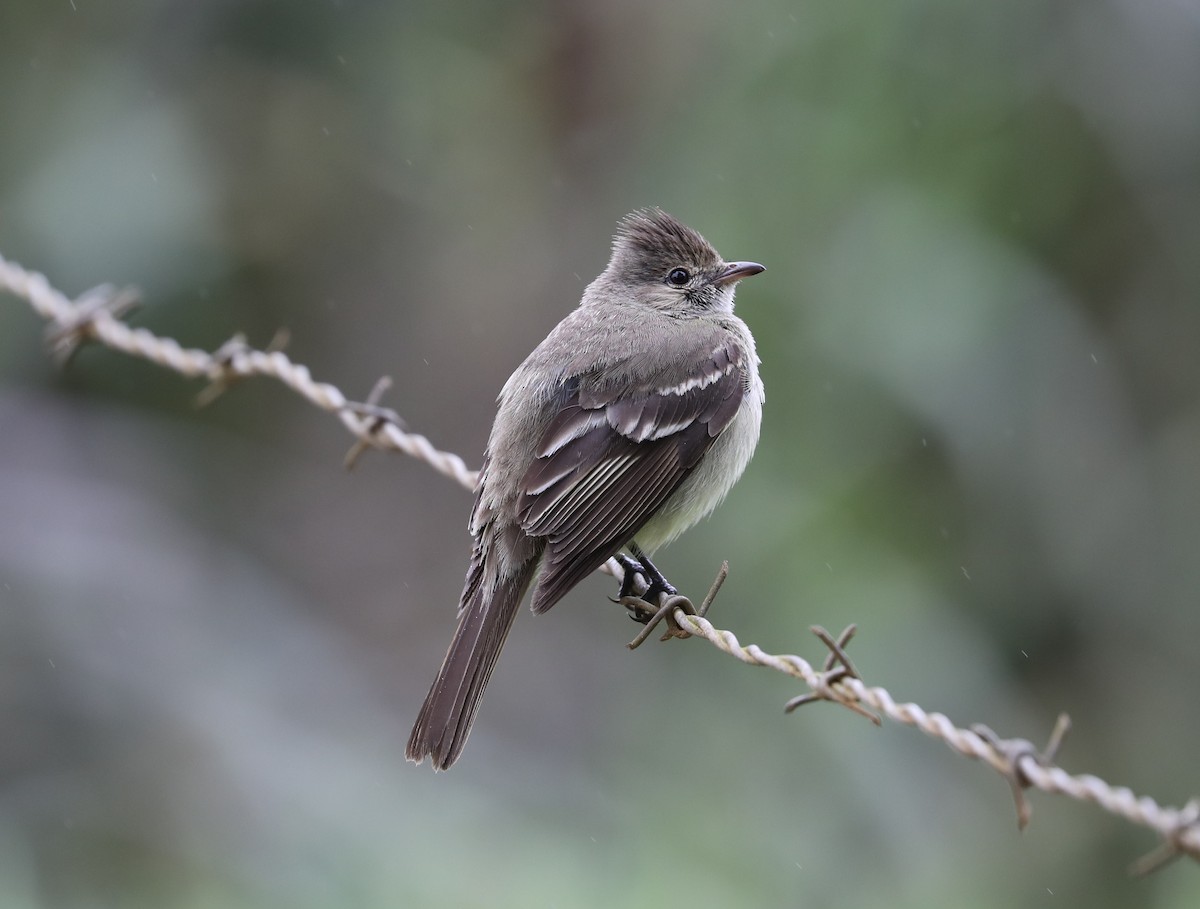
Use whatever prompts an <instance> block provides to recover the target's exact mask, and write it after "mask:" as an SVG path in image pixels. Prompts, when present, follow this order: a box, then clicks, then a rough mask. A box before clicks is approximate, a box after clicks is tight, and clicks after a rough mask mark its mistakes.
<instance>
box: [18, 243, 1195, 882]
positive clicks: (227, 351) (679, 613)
mask: <svg viewBox="0 0 1200 909" xmlns="http://www.w3.org/2000/svg"><path fill="white" fill-rule="evenodd" d="M0 290H6V291H8V292H9V293H10V294H11V295H13V296H15V297H18V298H20V299H22V300H24V301H26V302H27V303H28V304H29V305H30V307H32V309H33V310H34V312H36V313H37V314H38V315H39V316H41V317H42V318H43V319H44V320H46V321H47V322H48V323H49V324H48V327H47V332H46V338H47V344H48V346H49V348H50V351H51V353H52V354H53V355H54V357H55V358H56V359H57V360H58V361H59V362H60V363H63V364H65V363H66V362H68V361H69V360H70V359H71V357H72V356H73V355H74V354H75V352H76V351H77V350H78V348H79V347H80V345H81V344H83V343H84V342H87V341H95V342H97V343H99V344H102V345H104V346H105V347H108V348H110V349H112V350H117V351H121V352H122V353H125V354H128V355H129V356H132V357H138V358H140V359H143V360H148V361H150V362H152V363H156V364H158V365H159V366H162V367H164V368H166V369H170V370H172V371H174V372H177V373H179V374H181V375H184V376H188V377H191V378H203V379H207V380H208V382H209V385H208V386H207V387H206V388H205V389H204V390H203V391H202V392H201V393H200V395H199V397H198V401H199V402H200V403H202V404H203V403H208V402H209V401H211V400H213V399H214V398H215V397H217V396H218V395H220V394H221V393H222V392H223V391H225V390H226V389H227V388H228V387H229V386H231V385H233V384H234V383H236V382H237V381H239V380H241V379H245V378H248V377H250V376H266V377H269V378H273V379H276V380H277V381H279V382H282V383H283V384H284V385H286V386H287V387H288V388H291V389H292V390H293V391H295V392H296V393H297V394H299V395H301V396H302V397H303V398H305V399H306V400H308V401H310V402H312V403H313V404H315V405H316V406H317V407H319V408H321V409H322V410H326V411H329V412H331V413H334V414H336V415H337V417H338V418H339V419H340V420H341V422H342V424H343V425H344V426H345V427H346V429H347V430H349V432H350V433H351V434H352V435H353V436H354V437H355V443H354V446H353V447H352V448H351V450H350V452H349V453H348V454H347V457H346V463H347V466H353V464H354V462H355V460H356V459H357V458H358V456H359V455H360V454H361V453H362V452H363V451H364V450H365V449H366V448H378V449H384V450H393V451H399V452H403V453H404V454H406V455H408V456H409V457H412V458H416V459H417V460H419V461H422V462H424V463H425V464H428V465H429V466H430V467H432V468H433V469H434V470H436V471H438V472H439V473H441V474H444V475H445V476H447V477H450V478H451V479H452V480H454V481H456V482H457V483H458V484H459V485H460V486H462V487H464V488H466V489H468V490H470V489H473V488H474V486H475V478H476V472H475V471H473V470H471V469H470V468H468V467H467V465H466V463H465V462H464V461H463V459H462V458H460V457H459V456H458V455H456V454H454V453H452V452H447V451H441V450H439V449H438V448H436V447H435V446H434V445H433V443H432V442H430V441H429V439H427V438H426V437H425V436H423V435H420V434H419V433H414V432H411V431H409V430H408V429H407V427H406V426H405V425H404V421H403V420H402V419H401V418H400V416H399V415H398V414H396V413H395V412H394V411H392V410H390V409H388V408H386V407H382V406H380V404H379V399H380V398H381V396H382V394H383V392H384V391H385V390H386V389H387V387H388V386H389V385H390V382H389V381H388V380H387V379H386V378H385V379H381V380H380V381H379V382H378V383H376V385H375V387H374V388H373V389H372V391H371V393H370V394H369V395H368V396H367V398H366V399H365V400H364V401H363V402H356V401H352V400H350V399H349V398H347V397H346V396H345V395H344V394H343V393H342V392H341V390H340V389H338V388H337V387H336V386H334V385H331V384H329V383H327V382H318V381H316V380H314V379H313V378H312V375H311V373H310V372H309V370H308V368H307V367H305V366H303V365H302V364H299V363H294V362H293V361H292V360H291V359H289V358H288V357H287V355H286V354H284V353H283V351H282V350H279V349H271V348H268V349H267V350H255V349H253V348H251V347H250V346H248V345H247V343H246V341H245V339H244V338H243V337H241V336H235V337H233V338H232V339H230V340H229V341H227V342H226V343H225V344H223V345H222V346H221V347H220V348H218V349H217V350H216V351H213V352H211V353H209V352H208V351H204V350H200V349H197V348H185V347H183V346H182V345H180V344H179V343H178V342H177V341H175V340H174V339H172V338H165V337H160V336H158V335H155V334H153V333H152V332H150V331H148V330H146V329H144V328H133V327H131V326H129V325H128V324H126V323H125V322H124V321H123V317H124V316H125V315H126V314H127V313H128V312H129V311H130V310H131V309H132V308H133V307H134V306H135V305H136V303H137V301H138V294H137V293H136V291H133V290H130V289H117V288H116V287H114V286H111V285H102V286H100V287H96V288H93V289H92V290H90V291H87V292H86V293H84V294H82V295H81V296H80V297H78V298H77V299H75V300H71V299H70V298H68V297H67V296H66V295H65V294H63V293H62V292H61V291H59V290H57V289H55V288H54V287H53V286H52V285H51V284H50V282H49V281H48V280H47V279H46V277H45V276H44V275H41V274H39V273H37V272H33V271H27V270H26V269H24V268H22V267H21V266H20V265H18V264H17V263H15V262H11V261H9V260H7V259H5V258H4V256H3V255H0ZM278 346H279V345H278V344H273V345H272V347H276V348H277V347H278ZM602 570H604V571H606V572H607V573H609V574H611V575H614V576H615V577H617V578H622V577H623V569H622V568H621V567H620V565H618V564H617V563H616V561H615V560H613V559H610V560H609V562H608V563H607V564H606V565H604V566H603V569H602ZM726 570H727V566H722V570H721V572H720V573H719V574H718V576H717V579H716V581H715V582H714V584H713V586H712V589H711V590H710V591H709V594H708V596H707V597H705V600H704V602H703V603H702V604H701V606H700V608H699V609H695V608H693V607H692V604H691V601H690V600H688V599H687V598H686V597H682V596H679V595H674V596H665V595H664V596H662V597H660V601H659V602H658V603H653V604H652V603H647V602H646V601H644V600H641V599H640V598H639V597H638V596H630V597H625V598H624V599H623V600H622V603H623V604H624V605H625V606H626V607H627V608H629V609H630V611H631V612H632V613H633V614H634V616H635V618H638V619H639V620H640V621H643V622H644V623H645V624H646V629H645V631H643V632H642V633H641V634H639V635H638V637H637V638H635V639H634V641H632V642H631V643H630V645H629V646H630V647H636V646H638V645H639V644H641V643H642V641H644V640H645V639H646V637H647V636H648V634H649V633H650V631H651V630H653V629H654V628H655V627H656V626H657V625H658V624H659V623H661V622H665V623H666V624H667V631H666V633H665V634H664V635H663V639H667V638H672V637H677V638H686V637H691V636H696V637H700V638H703V639H704V640H706V641H708V642H709V643H710V644H712V645H713V646H714V647H716V648H717V649H718V650H720V651H722V652H723V653H727V654H729V655H730V656H733V657H735V658H736V659H738V660H740V661H742V662H743V663H747V664H749V665H752V666H763V667H766V668H768V669H773V670H775V671H776V672H782V673H784V674H785V675H788V676H791V677H792V678H794V679H797V680H799V681H800V682H802V683H803V684H804V685H805V686H806V687H807V688H808V693H806V694H803V695H801V696H799V697H797V698H794V699H793V700H792V701H790V702H789V703H788V705H787V706H786V708H785V709H786V710H787V711H788V712H791V711H792V710H794V709H795V708H797V707H799V706H801V705H803V704H808V703H813V702H817V701H829V702H831V703H835V704H840V705H842V706H843V707H846V708H848V709H850V710H852V711H854V712H856V713H859V714H861V715H864V716H867V717H869V718H870V719H871V720H872V721H873V722H875V723H876V724H878V723H880V722H881V718H882V717H886V718H888V719H890V720H892V721H894V722H897V723H902V724H904V725H906V726H913V727H915V728H917V729H919V730H921V731H922V732H924V733H925V734H926V735H928V736H930V737H932V738H935V739H938V740H940V741H942V742H944V743H945V744H946V745H947V746H948V747H949V748H950V749H952V750H953V751H954V752H956V753H958V754H961V755H963V756H965V757H969V758H973V759H975V760H979V761H982V762H983V763H984V764H986V765H987V766H989V767H991V768H992V769H993V770H995V771H996V772H997V773H999V774H1000V775H1001V776H1002V777H1004V778H1005V779H1006V780H1007V781H1008V782H1009V785H1010V786H1011V787H1012V792H1013V797H1014V799H1015V801H1016V807H1017V822H1018V826H1019V827H1021V828H1024V827H1025V825H1026V824H1027V823H1028V822H1029V818H1030V806H1029V803H1028V801H1027V799H1026V797H1025V791H1026V790H1027V789H1030V788H1034V789H1038V790H1040V791H1042V792H1047V793H1051V794H1057V795H1065V796H1068V797H1070V798H1073V799H1076V800H1078V801H1082V802H1091V803H1093V804H1095V805H1098V806H1099V807H1101V808H1103V809H1104V810H1105V811H1108V812H1109V813H1111V814H1113V815H1116V816H1118V817H1123V818H1125V819H1126V820H1128V821H1130V822H1132V823H1134V824H1138V825H1140V826H1143V827H1147V828H1149V829H1151V830H1153V831H1155V832H1156V833H1157V834H1158V835H1159V837H1160V838H1161V840H1162V842H1161V845H1160V846H1159V847H1158V848H1157V849H1155V850H1154V851H1153V852H1151V853H1150V854H1149V855H1147V856H1145V857H1144V858H1143V859H1141V860H1139V861H1138V862H1136V863H1135V864H1134V865H1133V867H1132V870H1133V871H1134V872H1135V873H1138V874H1146V873H1149V872H1151V871H1154V870H1157V869H1158V868H1160V867H1162V866H1164V865H1166V864H1167V863H1169V862H1170V861H1171V860H1173V859H1175V858H1178V857H1179V856H1183V855H1186V856H1189V857H1190V858H1192V859H1195V860H1197V861H1200V798H1197V799H1192V800H1191V801H1189V802H1188V803H1187V804H1186V805H1184V806H1183V807H1182V808H1174V807H1171V806H1164V805H1159V804H1158V803H1157V802H1156V801H1155V800H1154V799H1152V798H1150V797H1148V796H1138V795H1136V794H1135V793H1134V792H1132V791H1131V790H1130V789H1128V788H1127V787H1124V786H1113V785H1111V784H1109V783H1107V782H1105V781H1104V780H1102V779H1100V778H1099V777H1096V776H1092V775H1090V774H1081V775H1072V774H1070V773H1068V772H1067V771H1066V770H1064V769H1062V768H1061V767H1059V766H1057V765H1056V764H1055V759H1056V755H1057V752H1058V749H1059V746H1060V745H1061V743H1062V740H1063V737H1064V735H1065V734H1066V731H1067V729H1068V728H1069V725H1070V723H1069V720H1068V719H1067V717H1066V715H1065V714H1064V715H1062V716H1060V717H1059V721H1058V723H1057V725H1056V726H1055V729H1054V732H1053V733H1052V734H1051V736H1050V741H1049V743H1048V744H1047V746H1046V747H1045V748H1044V749H1040V750H1039V749H1038V748H1037V747H1036V746H1034V745H1033V743H1031V742H1029V741H1027V740H1025V739H1017V738H1008V739H1005V738H1001V737H1000V736H998V735H997V734H996V733H994V732H993V731H992V730H990V729H988V728H987V727H986V726H982V725H975V726H972V727H970V728H966V729H964V728H960V727H958V726H956V725H955V724H954V723H953V722H952V721H951V720H950V719H949V718H948V717H947V716H945V715H944V714H941V713H930V712H928V711H926V710H925V709H923V708H922V707H920V706H919V705H917V704H913V703H897V702H896V701H895V700H894V699H893V697H892V695H891V694H890V693H889V692H888V691H887V690H886V689H884V688H880V687H877V686H870V685H867V684H866V683H865V682H864V681H863V680H862V678H861V676H860V675H859V673H858V671H857V669H856V668H855V666H854V664H853V663H852V662H851V660H850V658H849V657H848V656H847V654H846V651H845V648H846V645H847V644H848V643H849V641H850V638H851V637H852V636H853V635H854V632H855V629H854V626H851V627H850V628H847V629H846V630H845V631H844V632H843V633H842V634H841V635H840V636H838V637H837V638H836V639H835V638H833V637H832V636H831V635H829V634H828V633H827V632H826V631H824V629H821V628H814V629H813V632H814V633H815V634H816V635H817V637H818V638H819V639H820V640H821V641H822V643H823V644H824V646H825V647H826V649H827V651H828V656H827V657H826V659H825V662H824V664H823V666H822V668H821V669H817V668H816V667H815V666H813V665H812V664H811V663H809V662H808V661H807V660H805V659H804V658H803V657H799V656H796V655H794V654H781V655H777V654H770V653H767V652H766V651H764V650H762V649H761V648H760V647H758V646H757V645H756V644H747V645H743V644H741V643H740V642H739V641H738V638H737V635H735V634H734V633H733V632H732V631H726V630H723V629H719V628H717V627H715V626H714V625H713V624H712V623H711V622H710V621H709V620H708V619H707V618H706V617H705V613H706V612H707V610H708V607H709V605H711V603H712V601H713V598H714V597H715V596H716V594H717V591H718V590H719V589H720V586H721V583H722V582H723V581H724V576H725V572H726ZM637 589H640V591H641V592H643V593H644V591H645V585H644V584H643V585H641V586H640V588H637Z"/></svg>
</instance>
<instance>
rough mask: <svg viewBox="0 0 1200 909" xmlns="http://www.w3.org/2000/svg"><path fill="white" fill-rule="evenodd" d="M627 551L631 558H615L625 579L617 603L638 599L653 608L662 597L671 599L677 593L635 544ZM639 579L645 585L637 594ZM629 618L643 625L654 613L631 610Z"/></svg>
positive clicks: (621, 555)
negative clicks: (631, 554) (630, 553)
mask: <svg viewBox="0 0 1200 909" xmlns="http://www.w3.org/2000/svg"><path fill="white" fill-rule="evenodd" d="M629 551H630V552H632V553H633V556H627V555H625V554H624V553H620V554H618V555H617V557H616V558H617V562H618V563H620V565H621V567H622V568H623V569H625V578H624V580H622V581H621V590H620V593H618V594H617V601H618V602H621V601H624V600H626V599H638V600H641V601H643V602H644V603H647V604H649V605H652V606H653V605H656V604H657V603H659V602H660V601H661V600H662V598H663V596H664V595H665V596H667V597H673V596H676V595H677V594H678V593H679V591H678V590H677V589H676V587H675V585H674V584H672V583H671V582H670V581H668V580H667V579H666V577H665V576H664V575H663V573H662V572H661V571H659V570H658V568H657V567H655V565H654V563H653V562H651V561H650V559H649V558H647V557H646V553H644V552H642V550H641V549H640V548H638V546H637V544H630V546H629ZM635 557H636V558H635ZM639 578H640V579H641V581H642V582H643V583H644V584H645V585H646V589H645V590H644V591H643V592H642V593H640V594H639V593H637V587H638V586H639V585H638V579H639ZM630 617H631V618H632V619H634V621H637V622H641V623H642V624H643V625H644V624H645V623H646V622H649V621H650V619H652V618H653V617H654V613H653V612H650V613H647V612H646V611H645V610H640V609H639V610H631V611H630Z"/></svg>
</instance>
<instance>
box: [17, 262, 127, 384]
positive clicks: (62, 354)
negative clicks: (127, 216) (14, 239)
mask: <svg viewBox="0 0 1200 909" xmlns="http://www.w3.org/2000/svg"><path fill="white" fill-rule="evenodd" d="M0 261H3V260H2V259H0ZM140 303H141V293H140V292H139V291H138V290H137V288H135V287H122V288H119V287H117V286H116V285H114V284H101V285H99V286H97V287H93V288H92V289H91V290H85V291H84V292H83V293H81V294H80V295H79V296H78V297H77V298H76V300H75V302H74V304H73V310H72V312H71V313H70V316H69V317H67V318H64V319H61V320H58V321H56V322H53V323H51V324H50V326H49V327H48V328H47V329H46V347H47V348H48V349H49V351H50V355H51V356H52V357H53V358H54V362H55V363H56V364H57V365H58V367H59V368H60V369H66V367H67V366H68V365H69V364H70V362H71V361H72V360H73V359H74V358H75V354H76V353H78V352H79V348H80V347H82V346H83V345H84V344H85V343H86V342H88V341H92V340H95V339H96V321H97V320H98V319H101V318H104V317H107V318H109V319H112V320H114V321H120V320H121V319H123V318H125V316H127V315H128V314H129V313H131V312H132V311H133V310H135V309H136V308H137V307H138V306H139V305H140Z"/></svg>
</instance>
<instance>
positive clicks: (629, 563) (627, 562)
mask: <svg viewBox="0 0 1200 909" xmlns="http://www.w3.org/2000/svg"><path fill="white" fill-rule="evenodd" d="M615 558H616V560H617V563H618V564H619V565H620V566H621V567H622V568H623V569H625V578H624V579H623V580H622V581H621V590H620V592H619V593H618V594H617V602H620V601H621V600H623V599H625V598H626V597H631V596H634V585H635V584H636V583H637V579H638V578H639V577H642V578H645V580H646V583H647V584H649V583H650V577H649V575H647V574H646V569H645V567H644V566H643V565H642V563H641V562H639V561H638V560H637V559H635V558H633V557H632V556H627V555H625V553H623V552H618V553H617V554H616V556H615Z"/></svg>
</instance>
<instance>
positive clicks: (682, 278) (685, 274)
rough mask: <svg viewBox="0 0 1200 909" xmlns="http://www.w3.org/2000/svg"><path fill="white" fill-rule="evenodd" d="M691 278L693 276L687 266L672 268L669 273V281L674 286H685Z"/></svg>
mask: <svg viewBox="0 0 1200 909" xmlns="http://www.w3.org/2000/svg"><path fill="white" fill-rule="evenodd" d="M690 280H692V276H691V273H690V272H689V271H688V270H687V269H686V268H672V269H671V273H670V274H669V275H667V283H668V284H670V285H671V286H672V287H683V285H685V284H687V282H688V281H690Z"/></svg>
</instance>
